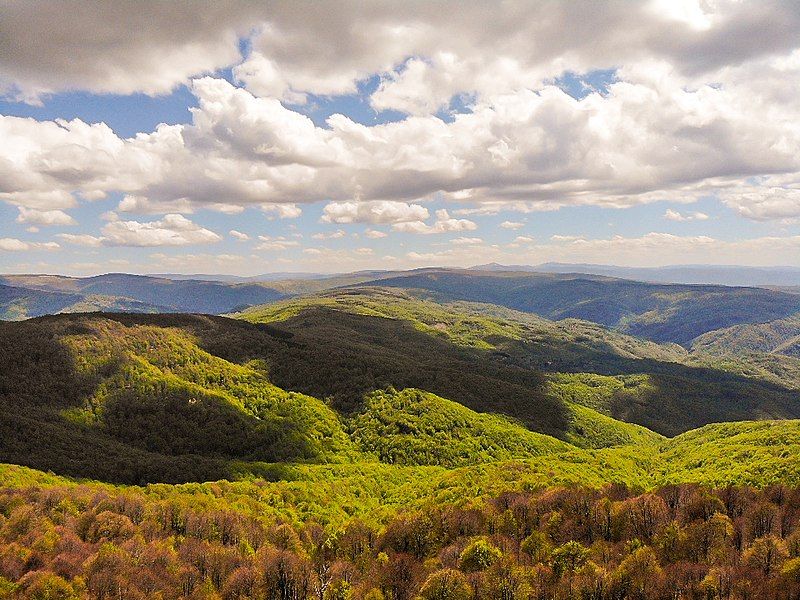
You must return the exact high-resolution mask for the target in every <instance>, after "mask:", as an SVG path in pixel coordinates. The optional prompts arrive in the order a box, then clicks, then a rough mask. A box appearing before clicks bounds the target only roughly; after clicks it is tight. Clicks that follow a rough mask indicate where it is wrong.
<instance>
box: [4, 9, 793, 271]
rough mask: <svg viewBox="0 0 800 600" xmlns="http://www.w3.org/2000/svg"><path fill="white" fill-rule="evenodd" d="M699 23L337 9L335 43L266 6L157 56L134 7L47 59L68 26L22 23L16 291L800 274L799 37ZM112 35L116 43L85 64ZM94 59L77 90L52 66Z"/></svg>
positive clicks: (13, 169)
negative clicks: (542, 268) (500, 266)
mask: <svg viewBox="0 0 800 600" xmlns="http://www.w3.org/2000/svg"><path fill="white" fill-rule="evenodd" d="M680 4H681V7H682V8H681V10H673V5H672V4H670V5H669V7H667V8H665V6H666V5H663V4H659V3H657V2H643V3H639V4H634V5H633V6H635V7H636V10H629V11H628V12H633V13H634V14H633V15H628V14H626V13H625V11H622V12H618V7H616V6H615V5H612V4H609V5H606V6H605V7H604V6H603V5H599V8H597V7H595V8H593V10H599V11H600V12H599V13H597V14H595V15H594V16H592V15H582V14H581V13H579V12H577V11H575V12H573V11H572V10H571V9H570V8H569V7H568V6H563V7H562V6H558V7H553V6H550V7H548V8H546V9H545V8H543V7H529V6H528V5H527V4H523V5H521V6H522V7H523V9H524V10H526V11H529V12H530V14H529V15H527V16H526V17H524V18H521V17H520V16H519V14H518V13H519V11H517V12H513V11H511V13H510V14H509V17H508V20H505V15H502V14H501V15H499V16H498V17H497V20H498V23H497V28H496V31H492V28H491V27H490V28H489V29H488V30H487V29H486V27H485V26H484V25H485V24H486V18H487V15H486V14H483V13H485V10H481V9H480V8H471V9H470V10H469V11H466V14H465V15H464V16H463V18H462V19H461V20H459V21H457V22H453V23H451V22H446V21H442V20H441V17H440V16H438V15H437V14H433V13H431V14H425V11H422V13H420V14H414V15H412V14H405V11H404V10H403V9H401V8H399V7H398V8H397V9H396V10H394V11H389V12H388V13H386V14H376V15H364V14H362V13H360V12H358V11H357V10H356V9H355V8H353V7H349V6H344V7H340V8H339V9H338V10H337V11H334V8H335V7H334V6H333V5H329V4H326V3H324V2H323V3H320V4H319V5H318V6H319V11H320V12H321V13H324V12H325V11H326V10H331V11H334V12H342V13H344V14H339V15H337V17H338V18H337V19H335V20H334V21H330V20H329V19H327V20H326V19H325V18H324V17H325V15H324V14H320V15H313V14H308V13H304V12H303V11H294V10H292V9H291V7H289V5H284V6H283V7H282V10H278V11H276V14H259V12H258V10H255V9H254V8H253V7H252V6H251V5H248V4H247V3H243V4H242V5H241V6H239V5H236V4H234V5H232V7H231V8H230V10H229V11H227V12H225V13H224V14H219V15H217V16H216V17H215V18H210V19H204V20H203V23H202V27H203V28H206V29H204V30H201V31H195V30H193V29H191V28H189V27H188V25H187V26H186V27H183V25H182V24H181V23H177V22H176V23H170V22H169V19H170V18H174V15H165V16H164V17H163V19H158V18H154V19H149V20H148V21H147V23H148V24H149V25H147V26H146V27H145V29H143V30H142V35H141V36H134V37H132V36H130V35H128V32H129V31H130V28H132V27H136V26H137V25H136V24H137V22H138V19H139V18H140V15H137V14H135V13H134V12H133V11H127V10H126V8H125V7H124V5H120V6H118V7H117V8H118V10H116V11H114V12H113V14H110V15H104V14H83V15H79V16H82V17H83V18H82V19H79V18H75V19H72V20H68V21H69V22H67V23H64V24H63V27H64V28H65V37H64V39H53V40H50V39H45V41H44V43H41V44H38V43H36V41H37V38H36V35H37V34H36V32H37V31H40V30H46V29H47V28H48V27H52V26H53V23H52V22H48V19H51V20H52V19H56V18H57V15H51V14H47V12H48V11H39V12H36V11H31V12H30V13H29V14H25V11H24V10H23V11H19V12H18V14H15V15H12V17H13V19H18V21H17V22H16V23H11V24H9V30H8V32H7V35H10V36H16V37H15V39H14V40H12V41H14V44H15V48H18V49H19V50H18V51H16V52H14V53H11V55H10V56H8V57H3V58H0V92H2V95H0V139H4V140H5V143H4V144H0V271H4V272H51V273H66V274H74V275H87V274H95V273H102V272H110V271H129V272H138V273H148V272H183V273H192V272H194V273H200V272H205V273H210V272H226V273H235V274H242V275H253V274H258V273H266V272H270V271H313V272H334V271H350V270H358V269H365V268H389V269H393V268H411V267H418V266H431V265H445V266H471V265H474V264H480V263H485V262H493V261H494V262H501V263H513V264H522V263H525V264H537V263H541V262H548V261H560V262H593V263H616V264H627V265H640V266H648V265H663V264H676V263H680V264H688V263H705V264H754V265H776V264H781V265H799V264H800V231H799V228H798V219H800V175H799V173H800V164H798V156H800V152H798V151H797V150H798V149H800V130H798V128H797V127H796V123H797V122H800V114H798V113H799V112H800V111H799V110H798V107H797V106H796V102H794V95H793V93H792V92H791V90H792V89H796V85H797V84H798V83H800V50H798V46H799V45H800V44H798V42H797V40H798V39H800V35H798V36H796V37H794V38H792V36H786V39H783V38H782V37H781V36H783V35H784V33H782V32H780V31H777V30H776V31H775V32H774V34H775V35H774V36H773V37H772V38H770V42H769V46H766V45H765V47H763V48H758V47H756V48H754V47H753V45H752V44H749V45H748V44H747V43H746V40H741V44H740V45H737V44H738V42H739V41H740V40H737V39H735V38H730V39H727V40H724V41H723V42H720V39H722V38H724V35H723V34H724V32H725V31H726V29H730V30H731V31H735V30H736V27H737V23H739V22H741V21H746V20H747V19H748V10H749V9H750V8H752V7H748V3H744V5H739V4H738V3H730V4H729V3H727V2H722V3H720V4H719V5H718V6H716V7H714V11H712V9H711V8H709V7H707V6H706V5H705V4H700V3H697V2H691V1H688V0H687V1H686V2H682V3H680ZM120 7H121V8H120ZM198 7H201V8H199V10H204V9H207V10H208V11H211V12H213V11H214V10H218V9H217V8H215V7H214V6H213V5H211V4H208V5H206V4H199V5H198ZM654 7H657V8H658V10H654ZM784 8H787V10H789V9H790V3H787V4H786V5H785V6H784V5H782V4H781V3H776V4H775V5H774V6H773V7H772V8H771V10H774V11H775V13H776V14H775V18H779V17H780V18H784V19H789V20H790V21H791V20H792V19H793V18H794V15H793V13H792V14H790V13H786V14H784V13H783V12H781V11H782V10H783V9H784ZM74 9H75V11H76V13H80V12H81V11H82V10H84V9H83V8H82V7H81V5H80V4H79V3H76V4H75V6H74ZM2 10H3V9H1V8H0V13H2ZM157 10H158V8H157V7H153V11H157ZM542 10H550V11H551V12H560V13H563V14H549V15H544V16H546V17H548V22H551V23H562V24H563V26H564V32H563V33H564V34H565V35H566V33H567V32H568V31H570V30H573V29H576V30H579V29H580V28H581V27H589V24H588V21H586V20H587V19H591V18H594V19H595V20H600V21H602V22H607V23H609V31H602V32H596V36H597V37H596V39H593V40H592V41H591V43H586V44H583V43H582V42H576V41H574V40H570V39H569V38H568V37H565V35H562V36H557V35H555V34H554V32H552V31H545V30H543V29H540V26H539V25H538V23H539V22H540V21H541V18H542V16H543V15H542V14H539V12H540V11H542ZM637 11H638V12H637ZM100 12H101V13H102V12H103V11H100ZM512 14H513V15H515V16H513V17H512V16H511V15H512ZM187 18H190V16H189V15H187ZM370 19H374V22H370ZM0 20H2V15H1V14H0ZM162 20H163V23H162ZM387 23H390V24H391V26H389V25H387ZM12 25H14V27H13V28H12ZM797 25H798V23H795V22H794V21H791V23H790V25H789V28H791V27H793V26H797ZM98 27H103V28H104V34H105V35H106V36H108V38H109V39H111V40H114V42H113V44H111V45H108V46H107V47H106V50H105V51H104V50H102V49H101V50H94V51H90V50H91V49H89V48H87V51H86V53H85V54H81V48H80V40H81V39H85V37H86V36H87V35H88V34H90V33H91V32H92V31H94V30H96V29H97V28H98ZM70 28H72V29H70ZM93 28H94V29H93ZM382 28H383V29H382ZM615 28H616V29H615ZM509 29H512V30H515V31H514V33H515V34H516V35H509V34H510V31H509ZM637 30H638V31H637ZM87 32H88V33H87ZM0 33H2V32H0ZM766 33H770V32H766ZM799 33H800V31H799ZM629 34H630V35H629ZM70 36H72V39H71V43H70V48H71V50H70V51H71V52H74V53H76V56H75V57H74V59H73V60H72V61H70V62H69V63H67V66H66V68H65V66H64V64H55V63H53V62H52V60H53V59H52V56H51V55H53V53H55V54H58V52H59V51H61V52H63V51H64V50H63V48H62V49H59V48H58V46H57V45H58V44H59V43H67V42H70ZM115 36H116V37H115ZM492 36H496V40H495V41H494V42H492V43H496V52H493V53H487V52H482V51H481V45H482V44H486V43H487V40H490V39H491V38H492ZM16 38H19V39H16ZM64 40H66V42H65V41H64ZM642 40H645V41H642ZM720 43H724V44H727V46H724V47H721V48H718V47H714V44H720ZM691 44H694V45H696V46H697V50H696V52H695V53H694V54H692V52H687V47H689V48H690V47H691V46H690V45H691ZM765 44H767V42H765ZM76 48H77V50H76ZM154 49H155V50H154ZM727 56H730V58H729V59H728V58H726V57H727ZM698 57H699V58H698ZM761 115H768V118H767V117H764V118H762V117H761Z"/></svg>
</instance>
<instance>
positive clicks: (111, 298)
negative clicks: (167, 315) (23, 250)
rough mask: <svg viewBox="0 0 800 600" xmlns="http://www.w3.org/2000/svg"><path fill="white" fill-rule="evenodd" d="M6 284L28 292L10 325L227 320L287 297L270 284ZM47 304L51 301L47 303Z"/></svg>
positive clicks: (29, 278) (29, 279)
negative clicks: (63, 316)
mask: <svg viewBox="0 0 800 600" xmlns="http://www.w3.org/2000/svg"><path fill="white" fill-rule="evenodd" d="M0 284H3V285H5V286H12V287H15V288H16V289H17V290H25V291H24V293H22V292H19V291H17V292H14V294H15V295H16V299H15V303H16V306H17V307H20V306H21V307H24V310H22V309H19V308H17V309H13V310H12V307H10V306H9V307H8V308H7V309H5V310H4V311H3V312H2V313H0V317H3V318H6V319H11V318H23V317H35V316H40V315H43V314H52V313H56V312H74V311H75V310H77V309H82V310H109V311H118V310H120V311H130V312H196V313H208V314H221V313H225V312H230V311H233V310H237V309H241V308H243V307H246V306H252V305H256V304H262V303H264V302H270V301H273V300H276V299H279V298H282V297H284V294H283V293H282V292H279V291H277V290H275V289H273V288H272V287H269V286H268V285H266V284H259V283H223V282H216V281H198V280H171V279H165V278H157V277H148V276H143V275H127V274H123V273H112V274H108V275H98V276H96V277H85V278H78V277H59V276H52V275H5V276H2V277H0ZM46 294H50V296H46ZM58 294H67V295H68V296H58ZM46 298H49V299H50V300H49V301H45V299H46ZM59 298H60V300H59Z"/></svg>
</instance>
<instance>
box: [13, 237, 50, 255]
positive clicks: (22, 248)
mask: <svg viewBox="0 0 800 600" xmlns="http://www.w3.org/2000/svg"><path fill="white" fill-rule="evenodd" d="M58 248H59V245H58V244H57V243H55V242H26V241H23V240H19V239H17V238H0V251H2V252H28V251H31V250H58Z"/></svg>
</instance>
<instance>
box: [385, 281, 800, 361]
mask: <svg viewBox="0 0 800 600" xmlns="http://www.w3.org/2000/svg"><path fill="white" fill-rule="evenodd" d="M380 285H382V286H391V287H399V288H406V289H421V290H426V291H429V292H431V293H432V294H433V297H434V298H437V299H441V300H468V301H473V302H487V303H491V304H499V305H502V306H506V307H509V308H513V309H515V310H520V311H525V312H531V313H534V314H537V315H541V316H543V317H547V318H550V319H564V318H578V319H583V320H587V321H593V322H595V323H599V324H601V325H606V326H609V327H614V328H617V329H619V330H620V331H623V332H625V333H629V334H631V335H636V336H641V337H645V338H647V339H650V340H654V341H657V342H674V343H678V344H682V345H685V346H688V345H690V344H691V341H692V340H693V339H694V338H696V337H698V336H700V335H702V334H704V333H707V332H709V331H713V330H715V329H721V328H724V327H729V326H732V325H737V324H742V323H763V322H767V321H772V320H774V319H779V318H783V317H787V316H789V315H792V314H794V313H797V312H800V296H798V295H796V294H789V293H785V292H780V291H775V290H767V289H762V288H748V287H726V286H710V285H667V284H654V283H644V282H639V281H631V280H626V279H614V278H609V277H603V276H599V275H583V274H541V273H518V272H478V271H457V270H442V271H432V272H425V273H420V274H410V275H402V276H399V277H389V278H386V279H382V280H381V281H380Z"/></svg>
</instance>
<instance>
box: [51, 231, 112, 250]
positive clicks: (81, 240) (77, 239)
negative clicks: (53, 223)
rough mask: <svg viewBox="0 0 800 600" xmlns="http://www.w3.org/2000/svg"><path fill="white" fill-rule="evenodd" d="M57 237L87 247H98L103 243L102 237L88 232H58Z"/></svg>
mask: <svg viewBox="0 0 800 600" xmlns="http://www.w3.org/2000/svg"><path fill="white" fill-rule="evenodd" d="M58 237H59V238H61V239H62V240H64V241H65V242H67V243H68V244H72V245H74V246H86V247H87V248H99V247H100V246H102V245H103V238H101V237H97V236H94V235H89V234H88V233H82V234H74V233H59V234H58Z"/></svg>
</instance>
